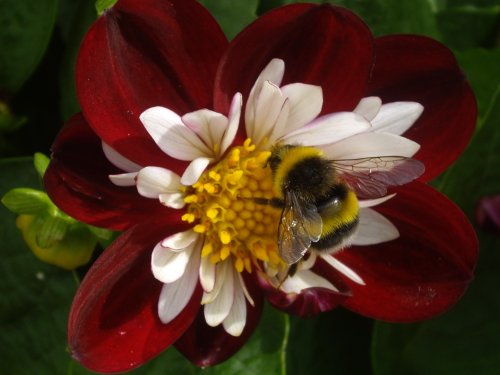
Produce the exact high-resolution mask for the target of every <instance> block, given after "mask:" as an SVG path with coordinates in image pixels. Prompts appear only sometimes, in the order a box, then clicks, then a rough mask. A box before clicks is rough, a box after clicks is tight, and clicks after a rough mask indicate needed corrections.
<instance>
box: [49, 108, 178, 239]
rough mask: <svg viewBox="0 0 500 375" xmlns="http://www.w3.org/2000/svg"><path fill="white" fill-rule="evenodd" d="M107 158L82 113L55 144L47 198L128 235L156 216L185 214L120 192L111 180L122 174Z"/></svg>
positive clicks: (130, 189)
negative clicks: (128, 231) (129, 231)
mask: <svg viewBox="0 0 500 375" xmlns="http://www.w3.org/2000/svg"><path fill="white" fill-rule="evenodd" d="M121 172H122V171H120V170H119V169H117V168H116V167H114V166H113V165H112V164H111V163H110V162H109V161H108V160H107V159H106V157H105V156H104V153H103V151H102V146H101V141H100V139H99V138H98V137H97V136H96V135H95V134H94V133H93V132H92V130H91V129H90V128H89V126H88V125H87V123H86V122H85V119H84V118H83V116H82V115H81V114H78V115H75V116H73V117H72V118H71V119H70V120H69V121H68V122H67V123H66V125H65V126H64V128H63V129H62V130H61V132H60V133H59V135H58V136H57V138H56V140H55V142H54V144H53V145H52V161H51V163H50V166H49V168H48V169H47V172H46V173H45V176H44V183H45V188H46V190H47V193H48V194H49V196H50V198H51V199H52V201H53V202H54V203H55V204H56V205H57V206H58V207H59V208H61V210H63V211H64V212H66V213H67V214H68V215H70V216H72V217H74V218H76V219H77V220H80V221H83V222H86V223H88V224H91V225H95V226H99V227H105V228H109V229H114V230H124V229H126V228H129V227H131V226H132V225H135V224H137V223H139V222H142V221H144V220H148V219H150V218H152V217H159V218H161V219H162V220H165V218H167V217H169V216H178V215H180V214H179V213H178V212H177V211H175V210H172V209H169V208H167V207H165V206H163V205H161V204H160V203H159V202H158V201H157V200H155V199H147V198H144V197H142V196H140V195H139V193H138V192H137V189H136V188H135V187H119V186H116V185H114V184H113V183H112V182H111V181H110V180H109V178H108V176H109V175H110V174H114V173H121Z"/></svg>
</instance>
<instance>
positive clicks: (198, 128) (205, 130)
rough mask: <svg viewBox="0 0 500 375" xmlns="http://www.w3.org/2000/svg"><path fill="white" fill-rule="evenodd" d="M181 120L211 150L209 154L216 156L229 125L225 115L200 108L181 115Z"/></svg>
mask: <svg viewBox="0 0 500 375" xmlns="http://www.w3.org/2000/svg"><path fill="white" fill-rule="evenodd" d="M182 122H183V123H184V124H186V126H187V127H189V128H190V129H191V130H193V131H194V132H195V133H196V134H197V135H198V137H200V139H201V140H202V141H203V143H204V144H205V145H206V147H207V149H209V150H210V151H211V153H212V154H211V156H216V150H217V153H218V148H219V147H220V143H221V141H222V137H223V136H224V133H225V132H226V130H227V127H228V125H229V121H228V119H227V117H226V116H224V115H222V114H220V113H218V112H214V111H211V110H209V109H200V110H198V111H195V112H190V113H187V114H185V115H184V116H182Z"/></svg>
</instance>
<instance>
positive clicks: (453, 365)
mask: <svg viewBox="0 0 500 375" xmlns="http://www.w3.org/2000/svg"><path fill="white" fill-rule="evenodd" d="M483 61H484V56H483V55H482V54H478V55H477V60H476V64H473V65H474V70H475V69H486V68H487V65H484V64H482V62H483ZM485 74H487V73H486V72H485ZM483 118H484V119H483V120H482V125H481V126H480V128H479V130H478V132H477V133H476V135H475V137H474V138H473V140H472V142H471V144H470V146H469V148H468V149H467V150H466V151H465V152H464V154H463V155H462V156H461V158H460V159H459V160H458V161H457V162H456V163H455V165H453V167H452V168H450V169H449V170H448V172H447V173H446V175H445V178H443V179H442V180H441V181H440V185H439V186H440V189H441V190H442V191H443V192H444V193H445V194H446V195H448V196H449V197H450V198H451V199H452V200H453V201H455V202H456V203H458V204H459V205H460V206H461V208H462V209H463V210H464V212H465V213H466V214H467V215H468V216H469V217H470V218H471V219H472V218H473V217H474V210H475V206H476V204H477V201H478V200H479V198H480V197H482V196H484V195H490V194H498V193H499V192H500V158H499V157H498V150H500V127H499V126H498V124H500V85H499V84H498V83H497V87H496V91H495V94H494V95H493V96H492V100H491V102H490V104H489V106H488V109H487V110H486V113H485V115H484V116H483ZM479 240H480V241H479V242H480V245H481V249H480V255H481V256H480V257H479V264H478V267H477V269H476V277H475V280H474V281H473V282H472V284H471V286H470V288H469V290H468V291H467V293H466V295H465V297H464V298H463V299H462V300H461V301H460V302H459V303H458V305H457V306H456V307H454V308H453V309H452V310H451V311H449V312H448V313H446V314H445V315H443V316H441V317H439V318H436V319H433V320H430V321H428V322H425V323H420V324H412V325H392V324H386V323H377V325H376V330H375V335H374V341H373V358H374V369H375V370H376V371H375V373H376V374H380V375H382V374H383V375H386V374H387V375H388V374H401V373H412V374H426V375H433V374H436V375H438V374H444V373H446V374H476V373H477V374H486V375H488V374H497V373H498V368H499V367H500V357H499V356H498V353H499V352H500V341H499V340H498V337H500V321H499V320H498V316H500V299H499V298H498V293H497V292H496V290H495V286H496V285H500V273H499V272H498V269H499V267H500V252H499V251H498V249H499V248H500V239H499V238H498V237H493V236H489V235H487V234H486V233H482V232H481V231H480V232H479Z"/></svg>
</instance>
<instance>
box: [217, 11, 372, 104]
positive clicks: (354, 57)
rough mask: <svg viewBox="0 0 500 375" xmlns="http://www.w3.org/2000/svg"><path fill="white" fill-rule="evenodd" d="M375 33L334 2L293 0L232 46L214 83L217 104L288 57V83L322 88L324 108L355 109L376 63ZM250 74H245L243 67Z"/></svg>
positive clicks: (246, 89)
mask: <svg viewBox="0 0 500 375" xmlns="http://www.w3.org/2000/svg"><path fill="white" fill-rule="evenodd" d="M372 53H373V51H372V35H371V32H370V30H369V29H368V27H367V26H366V25H365V24H364V23H363V21H361V20H360V19H359V18H358V17H357V16H356V15H355V14H354V13H352V12H350V11H348V10H346V9H343V8H339V7H334V6H331V5H319V6H317V5H312V4H292V5H289V6H284V7H280V8H276V9H274V10H272V11H270V12H268V13H266V14H264V15H263V16H261V17H259V18H258V19H257V20H256V21H255V22H254V23H252V24H251V25H250V26H248V27H247V28H246V29H244V30H243V31H242V32H241V33H240V34H239V35H238V36H237V37H236V38H235V39H234V40H233V41H232V42H231V43H230V45H229V49H228V51H227V52H226V54H225V55H224V57H223V59H222V61H221V64H220V66H219V70H218V72H217V80H216V85H215V93H214V95H215V107H216V108H218V109H219V110H222V111H224V110H227V108H228V106H229V103H230V100H231V97H232V95H233V94H234V93H235V92H241V93H242V94H243V97H245V98H246V97H248V93H249V92H250V89H251V87H252V85H253V84H254V82H255V80H256V78H257V76H258V75H259V73H260V72H261V71H262V69H263V68H264V67H265V66H266V65H267V64H268V63H269V62H270V61H271V60H272V59H273V58H280V59H283V60H284V61H285V77H284V82H283V83H284V84H287V83H293V82H303V83H308V84H314V85H319V86H321V87H322V88H323V95H324V104H323V112H324V113H330V112H334V111H339V110H352V109H353V108H354V107H355V106H356V104H357V103H358V101H359V99H360V98H361V97H362V94H363V93H364V92H365V89H366V83H367V80H368V76H369V73H370V69H371V67H372V57H373V56H372ZM242 71H243V72H245V74H241V72H242Z"/></svg>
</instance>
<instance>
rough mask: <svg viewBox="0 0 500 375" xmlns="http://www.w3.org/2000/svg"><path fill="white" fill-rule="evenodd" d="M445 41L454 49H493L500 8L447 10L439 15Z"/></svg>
mask: <svg viewBox="0 0 500 375" xmlns="http://www.w3.org/2000/svg"><path fill="white" fill-rule="evenodd" d="M437 19H438V25H439V29H440V30H441V33H442V34H443V41H444V42H445V43H446V44H447V45H448V46H449V47H452V48H459V49H465V48H471V47H476V46H483V47H493V46H495V44H496V42H497V40H496V39H497V32H498V25H499V22H500V6H498V5H497V6H492V7H488V8H478V7H476V6H473V5H468V6H463V7H459V8H447V9H444V10H443V11H441V12H439V13H438V14H437Z"/></svg>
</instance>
